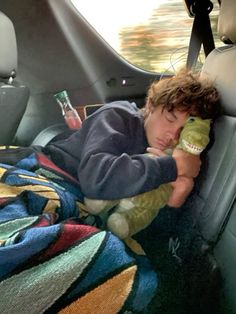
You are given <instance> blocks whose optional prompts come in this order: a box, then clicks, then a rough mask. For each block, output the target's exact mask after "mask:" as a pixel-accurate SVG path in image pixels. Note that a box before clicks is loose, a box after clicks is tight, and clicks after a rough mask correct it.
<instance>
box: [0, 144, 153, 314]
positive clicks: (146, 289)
mask: <svg viewBox="0 0 236 314" xmlns="http://www.w3.org/2000/svg"><path fill="white" fill-rule="evenodd" d="M7 161H9V162H7ZM0 162H2V163H0V295H1V298H0V313H1V314H4V313H6V314H11V313H12V314H13V313H14V314H15V313H17V314H21V313H22V314H28V313H34V314H35V313H61V314H63V313H66V314H70V313H80V314H85V313H86V314H92V313H96V314H99V313H101V314H104V313H106V314H109V313H111V314H113V313H125V312H128V313H130V312H131V313H143V311H144V310H145V309H146V308H147V306H148V304H149V303H150V301H151V299H152V298H153V296H154V294H155V291H156V288H157V274H156V272H155V271H154V270H153V268H152V265H151V264H150V262H149V261H148V259H147V258H146V257H145V256H139V255H137V254H135V253H133V252H132V251H131V250H130V249H129V248H128V247H127V246H126V245H125V244H124V243H123V242H122V241H121V240H119V239H118V238H117V237H115V236H114V235H113V234H111V233H110V232H108V231H106V230H101V229H99V228H97V226H93V225H92V224H91V223H90V224H88V216H87V215H86V213H85V209H84V205H83V195H82V193H81V192H80V189H79V185H78V183H77V181H76V180H75V179H74V178H72V177H70V176H69V175H68V174H67V173H65V172H63V171H62V170H61V169H59V168H58V167H56V166H55V165H54V164H53V163H52V162H51V161H50V160H49V159H47V158H46V156H44V155H43V154H42V153H40V152H36V151H32V150H30V149H25V150H24V149H23V148H8V149H4V150H3V149H2V150H0Z"/></svg>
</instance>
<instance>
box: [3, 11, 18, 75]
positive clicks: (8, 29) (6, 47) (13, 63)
mask: <svg viewBox="0 0 236 314" xmlns="http://www.w3.org/2000/svg"><path fill="white" fill-rule="evenodd" d="M0 46H1V48H0V78H3V79H8V78H10V77H14V76H15V73H16V70H17V45H16V34H15V29H14V26H13V24H12V22H11V20H10V19H9V18H8V17H7V16H6V15H5V14H4V13H2V12H0Z"/></svg>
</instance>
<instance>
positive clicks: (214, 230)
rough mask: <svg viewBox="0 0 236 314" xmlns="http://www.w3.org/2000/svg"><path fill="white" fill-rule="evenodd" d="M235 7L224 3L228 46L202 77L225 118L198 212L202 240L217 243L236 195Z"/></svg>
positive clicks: (222, 24) (222, 30) (217, 129)
mask: <svg viewBox="0 0 236 314" xmlns="http://www.w3.org/2000/svg"><path fill="white" fill-rule="evenodd" d="M235 14H236V3H235V1H234V0H223V1H222V6H221V9H220V17H219V25H218V30H219V34H220V37H221V39H222V40H224V41H225V42H226V43H231V44H227V45H225V46H222V47H220V48H217V49H214V50H213V51H212V53H210V55H209V56H208V57H207V58H206V61H205V64H204V67H203V69H202V75H206V76H208V77H210V78H211V79H212V80H213V81H214V82H215V85H216V87H217V89H218V91H219V93H220V99H221V104H222V107H223V115H222V117H221V118H220V119H218V120H217V121H216V123H215V126H214V144H213V146H212V147H211V149H210V150H209V152H208V163H207V167H205V168H204V169H203V170H204V173H202V175H201V177H200V178H199V179H200V180H201V181H200V182H201V185H200V189H199V194H198V199H197V208H199V211H200V212H201V214H200V217H199V220H198V223H199V228H200V230H201V233H202V235H203V237H204V238H205V239H206V240H207V241H208V242H211V243H212V242H216V241H217V240H218V238H219V236H220V234H221V232H222V231H223V228H224V225H225V222H226V220H227V219H228V216H229V215H230V212H231V210H232V205H233V203H234V201H235V195H236V66H235V60H236V22H234V21H235V18H234V16H235Z"/></svg>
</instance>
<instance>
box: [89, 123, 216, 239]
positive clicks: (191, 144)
mask: <svg viewBox="0 0 236 314" xmlns="http://www.w3.org/2000/svg"><path fill="white" fill-rule="evenodd" d="M210 124H211V120H210V119H206V120H203V119H201V118H199V117H190V118H189V119H188V120H187V122H186V123H185V126H184V128H183V130H182V132H181V134H180V138H179V143H178V145H177V147H178V148H181V149H183V150H185V151H187V152H189V153H191V154H194V155H199V154H200V153H201V152H202V151H203V150H204V149H205V147H206V146H207V144H208V143H209V132H210ZM150 158H153V156H150ZM172 191H173V188H172V186H171V184H169V183H167V184H162V185H160V186H159V187H158V188H157V189H154V190H151V191H149V192H145V193H142V194H138V195H135V196H133V197H129V198H124V199H121V200H114V201H113V200H112V201H110V200H93V199H88V198H85V205H86V208H87V210H88V212H89V213H91V214H94V215H99V214H100V213H101V212H104V211H108V210H109V209H111V208H113V207H114V210H113V211H112V214H111V215H110V216H109V217H108V219H107V228H108V229H109V230H110V231H111V232H113V233H114V234H115V235H117V236H118V237H119V238H121V239H125V238H127V237H130V236H132V235H134V234H135V233H137V232H139V231H140V230H142V229H144V228H146V227H147V226H148V225H149V224H150V223H151V222H152V220H153V219H154V218H155V217H156V215H157V214H158V212H159V210H160V208H162V207H163V206H165V205H166V204H167V203H168V200H169V198H170V195H171V193H172Z"/></svg>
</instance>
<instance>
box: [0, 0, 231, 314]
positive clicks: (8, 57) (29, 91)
mask: <svg viewBox="0 0 236 314" xmlns="http://www.w3.org/2000/svg"><path fill="white" fill-rule="evenodd" d="M183 2H184V3H185V5H186V8H187V9H189V8H190V9H191V14H192V16H193V18H196V19H197V21H196V23H195V26H194V27H195V32H194V31H193V33H192V36H194V35H195V36H196V37H195V39H196V41H194V37H192V38H191V41H190V46H189V56H188V58H189V59H188V62H189V64H188V66H189V67H191V65H192V64H193V63H194V62H195V61H196V58H197V56H198V54H199V47H200V45H201V44H203V45H204V48H205V53H206V59H205V61H204V64H203V67H202V69H201V75H202V76H207V77H209V78H210V79H212V80H213V81H214V83H215V85H216V87H217V89H218V91H219V93H220V101H221V105H222V109H223V112H222V115H221V117H220V118H218V119H217V120H216V122H215V124H214V128H213V132H212V134H211V142H210V145H209V146H208V149H207V152H206V153H204V156H203V163H202V167H201V171H200V175H199V176H198V177H197V179H196V182H195V187H194V190H193V192H192V193H191V195H190V197H189V198H188V200H187V201H186V202H185V204H184V205H183V206H182V208H180V209H178V210H175V211H173V209H171V208H168V207H165V208H163V209H162V210H161V212H160V215H158V217H157V218H156V219H155V221H154V222H153V223H152V224H151V225H150V226H149V227H148V228H147V229H145V230H144V231H142V232H140V233H139V234H138V235H137V239H138V240H140V242H142V245H143V247H144V249H145V251H146V252H147V256H148V257H149V258H150V259H151V260H152V262H153V263H154V265H155V268H156V271H157V273H158V276H159V282H160V283H162V282H164V285H163V286H164V288H163V290H162V291H160V292H157V294H156V295H155V297H154V298H153V300H152V302H151V304H150V305H149V307H148V308H147V309H146V310H145V311H143V313H167V314H171V313H173V314H174V313H176V314H178V313H190V314H191V313H218V314H235V313H236V267H235V265H236V198H235V195H236V179H235V177H236V162H235V160H236V150H235V147H236V102H235V99H236V88H235V78H236V68H235V66H234V61H235V60H236V20H235V14H236V2H235V1H234V0H221V1H220V2H219V7H220V10H219V17H218V29H217V31H218V36H219V38H220V40H221V41H222V46H220V47H217V48H215V47H214V43H212V37H211V33H210V32H209V30H207V31H205V32H204V30H205V28H204V29H203V30H199V28H198V27H200V28H201V27H202V25H206V24H202V23H203V22H202V21H203V19H204V18H205V15H204V14H206V11H204V10H205V9H206V3H207V4H208V5H207V17H208V14H209V12H208V9H209V3H210V4H211V1H209V2H207V1H206V2H205V1H202V0H198V1H191V0H189V1H183ZM183 5H184V4H183ZM198 5H199V7H198ZM194 6H196V7H197V8H202V9H201V10H199V11H194V10H193V7H194ZM202 12H203V13H202ZM186 14H188V13H187V10H186ZM203 15H204V17H203ZM206 23H208V20H207V18H206ZM199 25H200V26H199ZM201 36H203V37H202V38H201ZM0 41H1V48H0V110H1V114H0V129H1V131H0V145H1V146H5V145H7V146H17V147H29V146H30V145H36V146H37V145H40V146H45V145H46V144H48V143H49V142H50V141H52V140H56V139H58V138H60V136H66V135H68V134H70V132H71V130H69V128H68V126H67V125H66V124H65V122H64V118H63V116H62V114H61V110H60V107H59V106H58V105H57V104H56V102H55V99H54V94H55V93H56V92H57V91H60V90H67V91H68V93H69V96H70V99H71V102H72V104H73V105H74V107H75V108H76V109H77V110H78V112H79V113H80V114H81V115H82V114H83V115H84V113H85V114H87V115H89V114H91V113H92V112H93V111H94V110H96V108H97V106H95V107H93V106H94V105H99V106H98V107H100V106H101V105H105V104H106V103H107V102H110V101H114V100H120V99H127V100H131V101H134V102H136V103H137V105H138V106H139V107H141V106H142V105H143V104H144V101H145V93H146V89H147V87H148V85H149V83H150V82H151V81H152V80H154V79H155V80H156V79H157V80H158V79H160V78H161V77H162V76H163V74H162V73H153V72H147V71H144V70H142V69H140V68H137V67H135V66H133V65H131V64H130V63H128V62H127V61H125V60H124V59H122V58H121V56H119V55H118V54H117V53H115V52H114V51H113V49H112V48H111V47H110V46H109V45H108V44H107V43H106V41H105V40H103V39H102V38H101V37H100V36H99V35H98V33H97V32H96V31H95V30H94V28H93V27H92V26H91V25H90V24H89V23H88V22H87V21H86V19H85V18H84V17H83V16H82V15H80V14H79V13H78V11H77V10H76V9H75V7H74V6H73V5H72V3H71V2H70V1H69V0H57V1H56V0H41V1H35V0H21V1H14V0H2V1H1V3H0ZM190 48H191V50H190ZM85 106H87V109H86V108H85ZM0 193H1V192H0ZM0 303H1V301H0ZM53 311H54V312H55V313H56V312H57V310H56V309H53ZM53 311H52V313H54V312H53ZM45 312H46V311H45ZM8 313H9V312H8ZM19 313H27V312H24V309H23V308H22V310H21V311H19ZM38 313H44V310H40V311H39V312H38ZM48 313H49V312H48ZM69 313H90V312H86V311H81V312H80V311H78V309H77V310H74V312H73V311H72V310H71V312H69ZM94 313H95V312H94ZM104 313H105V312H104ZM111 313H112V312H111ZM119 313H122V311H121V312H119ZM124 313H125V312H124ZM126 313H131V312H126Z"/></svg>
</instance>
